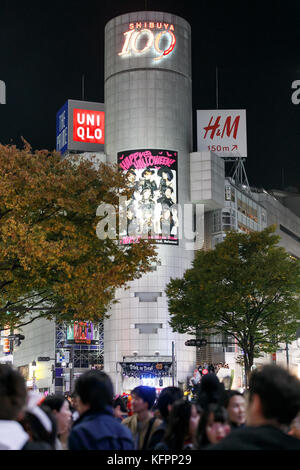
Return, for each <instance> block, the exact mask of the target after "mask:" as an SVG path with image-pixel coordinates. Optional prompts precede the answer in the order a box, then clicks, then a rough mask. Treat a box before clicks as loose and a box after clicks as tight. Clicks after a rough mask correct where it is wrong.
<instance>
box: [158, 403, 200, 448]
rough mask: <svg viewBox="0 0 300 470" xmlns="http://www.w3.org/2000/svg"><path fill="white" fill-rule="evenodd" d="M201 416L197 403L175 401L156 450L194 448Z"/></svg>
mask: <svg viewBox="0 0 300 470" xmlns="http://www.w3.org/2000/svg"><path fill="white" fill-rule="evenodd" d="M199 418H200V408H199V406H198V405H197V403H194V402H190V401H188V400H184V399H181V400H177V401H175V402H174V403H173V406H172V410H171V412H170V415H169V419H168V423H167V428H166V431H165V435H164V438H163V440H162V442H160V443H159V444H157V445H156V446H155V448H154V450H166V451H180V450H188V449H193V448H194V441H195V437H196V431H197V427H198V422H199Z"/></svg>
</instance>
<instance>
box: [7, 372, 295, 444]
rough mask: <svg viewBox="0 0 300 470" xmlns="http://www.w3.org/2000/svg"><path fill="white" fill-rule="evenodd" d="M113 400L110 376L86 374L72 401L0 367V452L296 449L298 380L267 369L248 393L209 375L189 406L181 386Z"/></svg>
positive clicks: (252, 381) (144, 388)
mask: <svg viewBox="0 0 300 470" xmlns="http://www.w3.org/2000/svg"><path fill="white" fill-rule="evenodd" d="M130 396H131V400H130V408H129V401H128V397H127V399H125V398H124V397H122V396H114V390H113V385H112V382H111V379H110V378H109V376H108V375H107V374H106V373H105V372H103V371H99V370H89V371H87V372H85V373H84V374H82V375H81V376H80V377H79V378H78V379H77V380H76V383H75V390H74V393H73V394H72V396H68V397H66V396H60V395H48V396H47V397H45V396H43V395H41V394H38V393H34V392H32V391H28V390H27V389H26V384H25V380H24V378H23V377H22V375H21V374H19V372H18V371H17V370H15V369H14V368H13V367H11V366H10V365H6V364H1V365H0V450H71V451H72V450H112V451H115V450H151V451H153V452H158V453H159V452H166V451H168V452H169V451H170V452H180V451H182V450H191V451H194V450H203V451H205V450H216V451H217V450H300V381H299V380H298V379H297V378H296V377H295V376H294V375H292V374H291V373H290V372H289V371H288V370H286V369H284V368H281V367H279V366H277V365H266V366H264V367H262V368H261V369H259V370H258V369H256V370H255V371H253V372H252V374H251V376H250V380H249V388H248V389H247V390H246V392H245V393H241V392H240V391H238V390H231V389H229V390H227V389H225V387H224V384H222V382H220V380H219V379H218V377H217V375H216V374H215V373H214V372H212V371H210V372H208V373H207V374H205V375H203V376H202V378H201V382H200V386H199V387H198V389H197V394H196V395H195V396H194V398H193V399H192V400H189V399H187V398H186V397H185V396H184V394H183V391H182V390H181V389H180V388H178V387H174V386H172V387H165V388H164V389H162V391H161V392H160V393H159V395H158V396H157V393H156V390H155V388H152V387H147V386H143V385H140V386H138V387H135V388H134V389H133V390H132V391H131V394H130Z"/></svg>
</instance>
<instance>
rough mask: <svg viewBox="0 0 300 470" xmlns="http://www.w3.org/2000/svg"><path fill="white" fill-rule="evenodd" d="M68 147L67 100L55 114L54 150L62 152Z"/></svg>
mask: <svg viewBox="0 0 300 470" xmlns="http://www.w3.org/2000/svg"><path fill="white" fill-rule="evenodd" d="M67 148H68V101H67V102H66V103H65V104H64V105H63V106H62V107H61V108H60V110H59V111H58V113H57V114H56V150H57V151H58V152H61V153H62V154H63V153H65V152H66V150H67Z"/></svg>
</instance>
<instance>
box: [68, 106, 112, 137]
mask: <svg viewBox="0 0 300 470" xmlns="http://www.w3.org/2000/svg"><path fill="white" fill-rule="evenodd" d="M73 140H74V141H76V142H93V143H95V144H103V145H104V111H93V110H87V109H76V108H74V109H73Z"/></svg>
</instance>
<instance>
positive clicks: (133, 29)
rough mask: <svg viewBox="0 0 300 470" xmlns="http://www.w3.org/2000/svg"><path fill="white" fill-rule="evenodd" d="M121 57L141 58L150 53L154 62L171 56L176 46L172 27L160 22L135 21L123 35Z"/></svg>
mask: <svg viewBox="0 0 300 470" xmlns="http://www.w3.org/2000/svg"><path fill="white" fill-rule="evenodd" d="M123 35H124V38H123V43H122V49H121V51H120V52H119V53H118V55H119V56H121V57H131V56H141V57H144V56H145V55H146V54H147V53H150V55H151V57H153V58H154V60H155V61H160V60H162V59H164V58H166V57H168V56H169V54H171V53H172V52H173V50H174V48H175V45H176V36H175V32H174V25H173V24H170V23H167V22H162V21H136V22H134V23H130V24H129V26H128V30H127V31H125V32H124V33H123Z"/></svg>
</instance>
